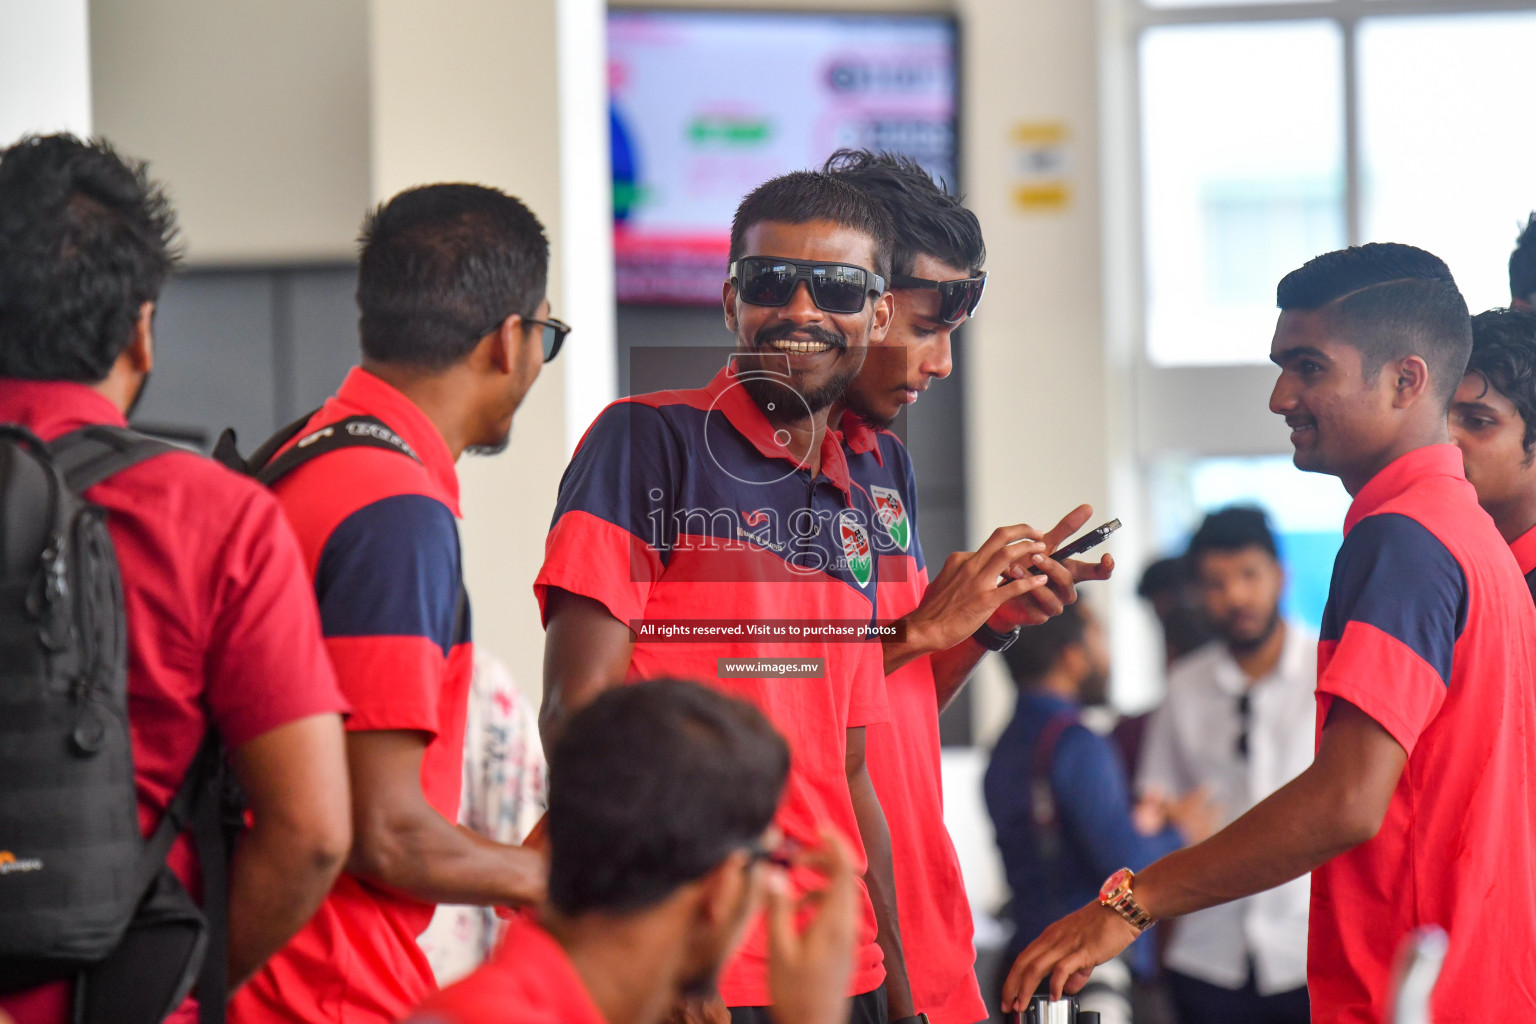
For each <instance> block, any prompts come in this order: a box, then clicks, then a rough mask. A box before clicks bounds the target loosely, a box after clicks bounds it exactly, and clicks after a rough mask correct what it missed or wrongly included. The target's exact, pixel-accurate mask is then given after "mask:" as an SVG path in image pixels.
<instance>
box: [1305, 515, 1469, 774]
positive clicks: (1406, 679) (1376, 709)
mask: <svg viewBox="0 0 1536 1024" xmlns="http://www.w3.org/2000/svg"><path fill="white" fill-rule="evenodd" d="M1466 622H1467V580H1466V574H1465V573H1464V572H1463V571H1462V568H1461V565H1460V563H1458V562H1457V561H1456V558H1455V556H1454V555H1452V554H1451V552H1450V551H1449V550H1447V548H1446V547H1445V545H1444V544H1442V543H1441V542H1440V540H1439V538H1437V537H1436V536H1435V535H1434V534H1432V533H1430V532H1429V530H1428V529H1426V528H1425V527H1424V526H1423V525H1422V524H1421V523H1419V522H1417V521H1416V520H1413V519H1411V518H1409V517H1407V516H1404V515H1398V514H1395V513H1384V514H1381V515H1374V516H1368V517H1366V518H1365V519H1362V520H1361V521H1360V522H1359V523H1357V524H1356V525H1355V527H1354V529H1352V530H1351V531H1350V532H1349V536H1348V537H1346V538H1345V540H1344V544H1343V546H1342V547H1341V548H1340V549H1339V555H1338V558H1337V560H1336V561H1335V563H1334V571H1333V583H1332V586H1331V588H1330V590H1329V594H1328V606H1327V608H1326V609H1325V611H1324V612H1323V627H1322V639H1321V641H1320V643H1319V645H1318V657H1319V665H1320V670H1319V673H1318V681H1317V692H1318V695H1319V711H1320V712H1321V714H1322V715H1323V716H1326V714H1327V705H1328V703H1330V702H1331V700H1332V698H1335V697H1337V698H1341V699H1343V700H1347V701H1349V702H1350V703H1351V704H1353V705H1355V706H1356V707H1358V708H1359V709H1360V710H1362V711H1364V712H1365V713H1366V714H1367V715H1370V716H1371V718H1373V719H1375V720H1376V721H1377V722H1378V723H1380V725H1381V726H1382V728H1384V729H1386V730H1387V731H1388V732H1389V733H1391V734H1392V737H1393V738H1394V739H1396V740H1397V742H1398V743H1399V744H1401V745H1402V747H1403V749H1404V750H1405V751H1407V752H1408V753H1409V754H1412V753H1413V748H1414V745H1415V744H1416V743H1417V742H1418V738H1419V736H1420V735H1421V734H1422V733H1423V732H1424V729H1425V728H1426V727H1427V726H1428V725H1429V723H1430V722H1431V721H1433V720H1434V718H1435V715H1436V714H1438V713H1439V711H1440V707H1441V705H1442V704H1444V702H1445V694H1446V687H1447V686H1448V685H1449V682H1450V678H1451V656H1452V652H1453V651H1454V649H1455V646H1456V641H1457V639H1458V638H1459V637H1460V636H1461V633H1462V630H1463V629H1465V628H1466Z"/></svg>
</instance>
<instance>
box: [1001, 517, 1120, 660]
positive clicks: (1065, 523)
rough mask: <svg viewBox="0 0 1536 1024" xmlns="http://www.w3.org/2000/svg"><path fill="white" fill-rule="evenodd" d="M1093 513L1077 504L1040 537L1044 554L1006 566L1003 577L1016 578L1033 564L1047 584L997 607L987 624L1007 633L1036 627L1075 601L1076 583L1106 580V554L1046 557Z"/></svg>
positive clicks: (1109, 567) (1110, 565) (1109, 569)
mask: <svg viewBox="0 0 1536 1024" xmlns="http://www.w3.org/2000/svg"><path fill="white" fill-rule="evenodd" d="M1092 516H1093V506H1092V505H1079V506H1077V508H1075V509H1073V510H1072V511H1071V512H1068V513H1067V514H1066V515H1064V516H1062V517H1061V522H1059V523H1057V524H1056V525H1055V526H1053V527H1051V529H1050V530H1049V531H1048V532H1047V533H1046V534H1045V536H1043V537H1041V538H1040V540H1041V543H1043V544H1044V545H1045V551H1044V552H1043V553H1041V554H1037V555H1032V556H1031V559H1030V561H1029V562H1027V563H1015V564H1013V565H1012V566H1009V568H1008V569H1007V570H1006V571H1005V572H1004V574H1003V575H1004V576H1007V577H1010V578H1013V579H1019V578H1022V577H1024V576H1026V575H1028V574H1029V570H1030V569H1031V568H1032V567H1033V568H1035V569H1039V570H1040V571H1041V572H1043V573H1044V574H1045V578H1046V579H1047V580H1048V581H1049V583H1048V585H1047V586H1046V587H1045V588H1044V589H1037V590H1032V591H1029V592H1028V593H1026V594H1023V595H1022V596H1020V597H1018V598H1015V599H1014V600H1011V601H1009V602H1008V603H1007V604H1005V605H1003V606H1002V607H1000V608H999V609H998V611H997V614H996V615H994V616H992V617H991V618H990V619H988V620H987V625H989V626H991V627H992V628H993V629H995V630H997V631H998V632H999V633H1006V632H1008V631H1009V630H1010V629H1012V628H1013V627H1015V626H1038V625H1040V624H1041V623H1043V622H1046V621H1047V620H1049V619H1053V618H1055V617H1056V616H1058V615H1060V614H1061V612H1062V609H1064V608H1065V607H1066V606H1067V605H1069V604H1072V603H1073V602H1074V601H1076V600H1077V584H1079V583H1086V582H1087V581H1089V580H1107V579H1109V577H1110V576H1111V574H1113V573H1114V571H1115V560H1114V558H1112V557H1111V556H1109V555H1104V556H1103V557H1102V558H1100V559H1099V560H1098V561H1097V562H1083V561H1079V560H1078V559H1075V558H1069V559H1067V560H1066V561H1065V562H1059V563H1058V562H1057V561H1056V560H1055V559H1052V558H1047V557H1045V556H1046V555H1049V554H1050V553H1051V552H1052V551H1055V550H1056V549H1057V548H1059V547H1061V545H1063V544H1064V543H1066V542H1067V540H1068V538H1070V537H1071V536H1072V535H1073V534H1074V533H1076V532H1077V531H1078V530H1080V529H1082V528H1083V525H1084V524H1086V523H1087V522H1088V520H1089V518H1091V517H1092Z"/></svg>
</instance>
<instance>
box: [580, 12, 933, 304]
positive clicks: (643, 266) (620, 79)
mask: <svg viewBox="0 0 1536 1024" xmlns="http://www.w3.org/2000/svg"><path fill="white" fill-rule="evenodd" d="M955 48H956V28H955V22H954V20H953V19H951V18H947V17H943V16H923V15H862V14H859V15H825V14H794V13H750V12H735V11H681V10H670V11H649V10H612V11H610V12H609V15H608V61H609V83H610V85H609V88H610V96H611V108H610V109H611V125H612V134H613V201H614V254H615V259H616V262H617V268H616V269H617V288H618V299H619V301H620V302H629V303H681V304H713V303H718V302H719V301H720V286H721V282H722V281H723V279H724V275H725V267H726V255H727V252H728V249H729V241H730V228H731V216H732V214H733V213H735V211H736V205H737V203H739V202H740V201H741V197H742V196H743V195H745V194H746V193H747V192H749V191H751V190H752V188H753V187H754V186H756V185H758V184H759V183H761V182H762V181H764V180H766V179H768V178H771V177H773V176H774V175H777V174H782V173H784V172H786V171H791V170H797V169H801V168H814V167H818V166H820V165H821V163H822V162H823V161H824V160H826V158H827V157H828V156H829V155H831V153H832V152H833V151H834V150H836V149H838V148H839V147H842V146H854V147H865V148H868V149H874V150H890V151H892V152H897V153H903V154H906V155H908V156H910V157H912V158H913V159H915V160H917V161H918V162H919V163H921V164H922V165H923V167H924V168H926V169H927V170H928V171H929V172H930V173H932V174H933V175H935V176H936V177H941V178H943V179H944V181H945V182H947V183H948V185H949V187H950V188H952V189H953V188H955V187H956V186H957V182H956V180H955V178H956V171H955V163H956V143H955V118H956V86H955Z"/></svg>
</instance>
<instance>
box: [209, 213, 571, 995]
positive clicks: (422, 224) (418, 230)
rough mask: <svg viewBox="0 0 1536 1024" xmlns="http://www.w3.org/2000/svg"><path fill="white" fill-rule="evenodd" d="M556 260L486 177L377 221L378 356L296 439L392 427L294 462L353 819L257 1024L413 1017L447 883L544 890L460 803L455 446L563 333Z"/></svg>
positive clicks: (477, 894) (363, 271)
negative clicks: (336, 873)
mask: <svg viewBox="0 0 1536 1024" xmlns="http://www.w3.org/2000/svg"><path fill="white" fill-rule="evenodd" d="M548 261H549V245H548V242H546V240H545V238H544V231H543V228H542V227H541V226H540V224H539V221H538V219H537V218H536V217H535V216H534V215H533V213H532V212H530V211H529V210H528V208H527V207H525V206H524V205H523V204H522V203H520V202H519V201H518V200H516V199H514V198H512V197H511V196H508V195H505V194H503V193H501V192H498V191H496V190H495V189H490V188H484V187H481V186H478V185H428V186H424V187H421V188H415V189H410V190H408V191H406V192H402V193H401V194H400V195H398V196H396V197H395V198H393V199H391V200H390V201H389V202H388V203H386V204H384V205H383V206H382V207H380V208H379V209H378V210H377V211H376V212H375V213H374V214H373V215H372V216H370V217H369V219H368V222H367V224H366V226H365V227H364V231H363V246H362V258H361V261H360V265H359V268H358V289H357V296H358V305H359V306H360V308H361V311H362V318H361V326H360V331H361V337H362V353H363V362H362V365H361V366H359V367H356V368H354V369H353V370H352V372H351V373H350V374H349V375H348V376H347V378H346V380H344V381H343V382H342V385H341V387H340V389H339V390H338V391H337V393H336V395H335V397H334V398H332V399H331V400H330V401H328V402H327V403H326V404H325V406H324V407H322V408H321V409H320V411H319V412H317V413H316V414H315V415H314V416H313V417H312V418H311V420H310V422H309V424H308V426H307V428H306V429H305V430H303V431H300V433H299V435H298V436H297V437H296V439H295V440H294V441H293V442H292V445H291V446H292V447H295V448H296V447H298V446H302V445H304V444H306V443H307V441H308V440H309V439H311V438H314V439H318V438H320V437H323V436H324V433H325V431H327V430H328V429H330V428H331V427H332V426H333V425H335V424H338V423H341V422H342V421H349V422H353V423H354V424H355V421H353V420H352V419H351V418H352V417H372V418H373V420H374V421H375V422H374V423H372V424H365V426H367V427H368V429H369V430H370V431H372V435H373V436H375V437H378V438H382V439H383V440H384V441H386V442H387V445H386V446H385V447H347V448H341V449H339V450H336V451H332V452H330V453H328V454H326V455H324V456H321V457H318V458H315V459H313V460H311V461H309V462H306V463H304V464H303V465H301V466H299V467H298V468H296V469H294V470H293V471H292V472H291V473H289V474H288V475H286V476H283V477H282V478H281V479H279V480H278V482H277V484H276V491H277V497H278V500H279V501H280V502H281V504H282V506H283V510H284V511H285V512H286V513H287V514H288V518H289V520H290V521H291V522H292V523H293V525H294V529H295V532H296V533H297V534H298V538H299V546H300V548H301V549H302V550H303V553H304V559H305V563H306V564H307V566H308V567H309V570H310V572H311V574H312V575H313V577H314V586H315V593H316V595H317V596H318V597H319V600H320V625H321V628H322V630H323V631H324V634H325V644H326V649H327V650H329V651H330V654H331V659H332V661H333V662H334V663H335V665H336V674H337V677H338V678H339V679H340V681H341V688H342V692H343V693H345V694H346V695H347V699H348V700H349V701H350V702H351V704H352V716H351V717H350V718H349V719H348V720H347V759H348V762H349V764H350V767H351V772H352V819H353V823H354V829H355V833H356V838H355V842H354V846H353V851H352V858H351V860H350V861H349V863H348V865H347V871H346V872H345V873H344V874H343V875H342V876H341V878H340V879H339V880H338V881H337V882H336V886H335V888H334V889H333V890H332V892H331V895H330V896H329V897H328V898H327V899H326V901H325V903H324V905H323V906H321V908H320V910H319V912H318V913H317V914H316V915H315V917H314V919H313V920H312V921H311V922H310V923H309V925H308V926H307V927H306V928H305V929H304V930H303V931H302V932H300V933H299V934H298V935H297V936H296V937H295V938H294V940H293V941H292V942H290V943H289V944H288V945H287V946H286V947H285V948H284V949H283V950H282V951H281V952H280V953H278V955H277V956H275V957H274V958H273V959H272V961H271V962H270V963H269V964H268V965H267V967H266V969H265V970H263V971H262V972H261V974H259V975H258V976H257V977H256V978H255V979H254V980H253V981H252V982H251V984H250V985H249V986H247V988H246V990H245V991H244V992H242V993H241V996H240V998H239V999H237V1000H236V1001H235V1003H234V1005H233V1017H234V1020H235V1021H237V1022H240V1024H253V1022H258V1021H285V1022H287V1021H307V1022H315V1024H319V1022H342V1021H345V1022H347V1024H359V1022H375V1024H383V1022H385V1021H396V1020H399V1019H400V1018H401V1017H403V1016H404V1015H405V1014H406V1013H407V1012H408V1011H409V1010H410V1009H411V1007H413V1006H415V1005H416V1004H417V1003H419V1002H420V1001H421V1000H422V999H424V998H425V997H426V996H427V995H429V994H430V993H431V992H432V991H434V989H435V988H436V984H435V982H434V980H433V975H432V969H431V967H430V965H429V964H428V962H427V959H426V956H425V955H424V954H423V953H422V951H421V949H420V948H419V947H418V946H417V944H416V936H418V935H419V934H421V932H422V931H423V930H424V929H425V928H426V927H427V923H428V922H429V921H430V920H431V917H432V913H433V909H434V906H435V905H436V904H437V903H467V904H478V905H510V904H521V903H527V902H531V901H534V900H537V899H539V898H540V897H542V896H543V893H544V863H543V858H542V856H541V855H540V854H539V853H537V852H536V851H533V850H530V849H524V848H522V847H518V846H508V845H503V844H501V843H496V842H493V841H491V840H489V839H485V838H482V837H480V836H477V835H475V834H474V833H472V832H470V831H468V830H466V829H461V828H459V827H457V826H456V825H455V824H454V821H455V819H456V817H457V814H458V805H459V789H460V784H461V781H462V779H463V750H464V721H465V715H466V713H467V707H468V693H469V684H470V669H471V661H472V651H471V647H470V631H469V625H470V623H469V609H468V602H467V600H466V597H465V594H464V584H463V565H462V556H461V553H460V550H459V535H458V526H457V523H456V522H455V519H456V517H457V516H458V514H459V482H458V477H457V475H456V473H455V471H454V463H455V462H456V461H457V460H458V458H459V456H460V455H462V454H463V453H464V452H465V451H470V452H492V451H499V450H501V449H502V448H503V447H505V445H506V443H507V439H508V437H509V435H510V432H511V429H512V415H513V413H514V412H515V411H516V410H517V407H518V405H519V404H520V403H521V402H522V400H523V396H524V395H526V394H527V392H528V389H529V387H530V386H532V384H533V382H534V379H535V378H536V377H537V376H538V374H539V368H540V367H541V366H542V365H543V363H544V361H545V360H546V359H547V358H550V357H552V356H553V355H554V353H555V351H556V350H557V348H558V347H559V342H560V339H561V338H563V336H564V333H565V330H566V328H565V325H563V324H561V323H560V322H559V321H558V320H552V319H550V317H549V301H548V299H546V298H545V295H544V289H545V279H546V271H547V267H548ZM347 429H349V430H350V429H352V428H351V427H348V428H347ZM283 457H284V452H283V450H279V451H278V452H277V453H276V455H275V457H274V459H273V461H272V463H271V464H272V465H276V464H277V463H278V462H279V461H280V460H281V459H282V458H283Z"/></svg>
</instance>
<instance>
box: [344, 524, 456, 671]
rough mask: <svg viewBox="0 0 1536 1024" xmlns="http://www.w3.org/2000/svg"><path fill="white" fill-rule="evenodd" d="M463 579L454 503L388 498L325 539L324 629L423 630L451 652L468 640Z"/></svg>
mask: <svg viewBox="0 0 1536 1024" xmlns="http://www.w3.org/2000/svg"><path fill="white" fill-rule="evenodd" d="M461 580H462V576H461V566H460V561H459V531H458V525H457V524H456V523H455V522H454V518H453V512H452V511H451V510H450V509H449V508H448V506H447V505H444V504H443V503H442V502H441V501H438V500H437V499H436V498H429V497H427V496H425V495H421V494H397V495H395V496H393V497H389V498H383V499H381V500H379V501H376V502H374V503H373V504H371V505H364V506H363V507H362V508H360V509H358V510H357V511H356V512H353V513H352V514H351V515H349V516H348V517H347V518H346V519H343V520H342V521H341V523H340V524H338V525H337V527H336V528H335V529H334V530H332V531H331V535H330V536H329V537H327V538H326V541H325V546H324V547H323V548H322V549H321V551H320V564H319V566H318V567H317V569H316V572H315V597H316V599H317V600H318V601H319V603H320V626H321V630H322V632H323V633H324V634H325V636H327V637H358V636H423V637H427V638H428V639H430V640H431V641H432V642H433V643H434V644H436V645H437V646H438V647H439V648H441V649H442V652H443V656H444V657H447V656H448V652H449V651H450V650H451V649H452V648H453V647H454V645H455V644H459V643H464V642H465V641H467V640H468V639H469V615H468V605H467V602H463V601H461V599H460V597H461V595H460V592H461V589H462V583H461ZM461 611H462V612H463V614H462V616H461V615H460V612H461Z"/></svg>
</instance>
